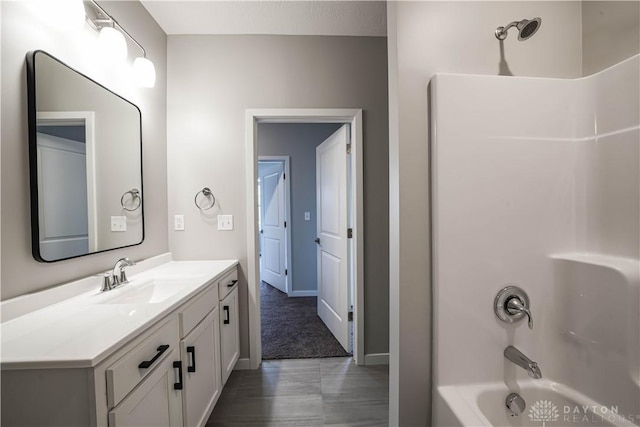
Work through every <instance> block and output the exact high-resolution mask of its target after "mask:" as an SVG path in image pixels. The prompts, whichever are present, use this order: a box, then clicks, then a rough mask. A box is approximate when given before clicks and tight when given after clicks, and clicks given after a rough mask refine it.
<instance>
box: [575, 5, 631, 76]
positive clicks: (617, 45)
mask: <svg viewBox="0 0 640 427" xmlns="http://www.w3.org/2000/svg"><path fill="white" fill-rule="evenodd" d="M638 52H640V2H638V1H583V2H582V74H583V75H585V76H588V75H591V74H593V73H597V72H598V71H602V70H604V69H605V68H608V67H610V66H612V65H614V64H617V63H618V62H620V61H622V60H624V59H627V58H629V57H631V56H633V55H635V54H637V53H638Z"/></svg>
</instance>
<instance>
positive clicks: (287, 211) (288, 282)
mask: <svg viewBox="0 0 640 427" xmlns="http://www.w3.org/2000/svg"><path fill="white" fill-rule="evenodd" d="M290 158H291V156H258V161H259V162H282V163H283V170H284V172H283V173H284V176H285V178H284V215H285V222H288V227H285V230H284V233H285V240H286V244H287V247H286V249H285V251H286V254H285V260H286V261H287V265H286V267H285V268H286V269H287V275H286V279H285V289H286V290H287V296H291V292H292V289H293V265H292V264H291V225H292V223H293V221H292V220H291V185H290V184H289V183H290V181H291V174H290V173H289V160H290ZM287 177H288V178H287ZM258 238H260V236H258ZM258 248H260V245H258ZM259 261H260V259H258V262H259ZM258 279H260V265H259V264H258Z"/></svg>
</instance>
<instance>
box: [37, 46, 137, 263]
mask: <svg viewBox="0 0 640 427" xmlns="http://www.w3.org/2000/svg"><path fill="white" fill-rule="evenodd" d="M26 62H27V96H28V103H27V104H28V123H29V169H30V171H29V172H30V186H31V247H32V253H33V257H34V258H35V259H36V260H38V261H40V262H55V261H61V260H65V259H69V258H75V257H80V256H84V255H89V254H93V253H98V252H104V251H109V250H113V249H118V248H123V247H127V246H133V245H138V244H140V243H142V241H143V240H144V196H143V191H142V190H143V187H142V115H141V113H140V109H139V108H138V107H137V106H136V105H134V104H133V103H131V102H129V101H127V100H126V99H124V98H123V97H121V96H119V95H117V94H116V93H114V92H112V91H110V90H109V89H107V88H106V87H104V86H102V85H100V84H99V83H97V82H95V81H93V80H92V79H90V78H89V77H87V76H85V75H84V74H82V73H80V72H78V71H76V70H74V69H73V68H71V67H69V66H68V65H66V64H65V63H63V62H62V61H60V60H58V59H56V58H55V57H53V56H51V55H50V54H48V53H46V52H44V51H41V50H36V51H33V52H29V53H28V54H27V58H26Z"/></svg>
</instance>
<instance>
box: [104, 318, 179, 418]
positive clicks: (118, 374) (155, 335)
mask: <svg viewBox="0 0 640 427" xmlns="http://www.w3.org/2000/svg"><path fill="white" fill-rule="evenodd" d="M163 322H164V323H163V324H162V326H160V327H159V328H157V329H154V330H153V331H149V332H147V333H145V334H144V336H143V337H141V338H137V340H140V344H138V345H136V346H135V347H134V348H133V350H131V351H130V352H128V353H127V354H125V355H124V356H122V357H121V358H120V359H118V361H117V362H115V363H114V364H112V365H111V366H109V367H108V368H107V369H106V371H105V374H106V377H107V405H108V407H109V408H113V407H114V406H116V405H117V404H118V403H120V401H121V400H122V399H123V398H124V397H125V396H126V395H127V394H129V392H130V391H131V390H133V388H134V387H135V386H136V385H138V383H140V381H142V380H143V379H144V378H145V377H146V376H147V375H149V374H150V373H151V372H153V370H154V368H155V367H156V366H158V365H160V364H161V363H162V362H163V361H164V360H165V359H166V358H167V357H168V356H169V354H171V353H172V350H174V349H177V348H178V339H177V322H176V318H175V316H170V317H169V318H168V319H166V320H163ZM174 354H175V353H174ZM143 362H146V363H145V364H144V365H142V366H143V367H140V366H141V364H143ZM144 366H146V367H144Z"/></svg>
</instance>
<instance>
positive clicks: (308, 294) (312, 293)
mask: <svg viewBox="0 0 640 427" xmlns="http://www.w3.org/2000/svg"><path fill="white" fill-rule="evenodd" d="M289 296H290V297H317V296H318V291H291V292H289Z"/></svg>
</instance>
